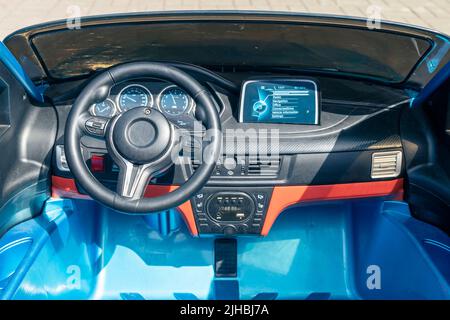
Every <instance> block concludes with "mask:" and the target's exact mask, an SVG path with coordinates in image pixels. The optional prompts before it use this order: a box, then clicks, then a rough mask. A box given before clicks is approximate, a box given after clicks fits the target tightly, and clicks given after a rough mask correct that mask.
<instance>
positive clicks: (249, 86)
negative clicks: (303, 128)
mask: <svg viewBox="0 0 450 320" xmlns="http://www.w3.org/2000/svg"><path fill="white" fill-rule="evenodd" d="M239 121H240V122H260V123H290V124H309V125H315V124H319V87H318V84H317V82H315V81H313V80H310V79H268V80H251V81H247V82H245V83H244V85H243V88H242V96H241V106H240V114H239Z"/></svg>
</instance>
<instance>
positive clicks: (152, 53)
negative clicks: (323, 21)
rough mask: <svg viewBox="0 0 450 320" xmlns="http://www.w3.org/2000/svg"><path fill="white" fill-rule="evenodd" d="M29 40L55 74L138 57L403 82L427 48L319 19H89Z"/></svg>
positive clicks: (69, 74) (83, 71) (62, 75)
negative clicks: (82, 24)
mask: <svg viewBox="0 0 450 320" xmlns="http://www.w3.org/2000/svg"><path fill="white" fill-rule="evenodd" d="M32 43H33V44H34V47H35V48H36V50H37V52H38V53H39V55H40V57H41V60H42V61H43V63H44V64H45V66H46V69H47V71H48V73H49V75H50V76H51V77H53V78H59V79H61V78H68V77H74V76H82V75H88V74H90V73H92V72H94V71H96V70H99V69H102V68H107V67H110V66H112V65H115V64H118V63H122V62H128V61H136V60H147V61H155V60H169V61H179V62H185V63H192V64H197V65H201V66H204V67H207V68H211V69H216V70H217V69H219V70H220V69H222V68H230V67H233V68H237V69H239V68H254V69H258V68H259V69H261V68H263V69H280V68H290V69H303V70H311V69H312V70H322V71H327V72H341V73H350V74H359V75H365V76H369V77H373V78H378V79H381V80H386V81H389V82H401V81H403V80H404V79H405V78H406V77H407V76H408V74H409V73H410V71H411V70H412V69H413V67H414V66H415V65H416V63H417V62H418V61H419V59H420V58H421V57H422V56H423V55H424V54H425V53H426V51H427V50H428V49H429V47H430V44H429V42H428V41H426V40H423V39H418V38H413V37H409V36H404V35H399V34H394V33H387V32H374V31H370V30H367V29H350V28H340V27H328V26H321V25H305V24H293V23H291V24H289V23H270V22H264V23H259V22H257V23H255V22H227V21H225V22H211V21H209V22H201V21H198V22H188V21H187V22H170V23H167V22H164V23H160V22H158V23H144V24H138V25H135V24H132V25H129V24H116V25H107V26H91V27H84V28H81V29H78V30H69V31H67V30H65V31H58V32H49V33H45V34H40V35H37V36H35V37H34V38H32Z"/></svg>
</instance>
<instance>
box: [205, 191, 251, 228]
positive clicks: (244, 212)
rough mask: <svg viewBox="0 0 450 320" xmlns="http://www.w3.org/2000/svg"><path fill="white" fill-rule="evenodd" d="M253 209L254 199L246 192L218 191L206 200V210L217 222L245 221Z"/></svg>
mask: <svg viewBox="0 0 450 320" xmlns="http://www.w3.org/2000/svg"><path fill="white" fill-rule="evenodd" d="M254 211H255V203H254V200H253V199H252V198H251V197H250V196H249V195H248V194H246V193H243V192H242V193H237V192H219V193H216V194H214V195H212V196H211V197H210V198H209V200H208V205H207V209H206V212H207V214H208V216H209V217H210V218H211V219H212V220H215V221H218V222H241V221H246V220H248V218H249V217H250V216H251V215H252V214H253V213H254Z"/></svg>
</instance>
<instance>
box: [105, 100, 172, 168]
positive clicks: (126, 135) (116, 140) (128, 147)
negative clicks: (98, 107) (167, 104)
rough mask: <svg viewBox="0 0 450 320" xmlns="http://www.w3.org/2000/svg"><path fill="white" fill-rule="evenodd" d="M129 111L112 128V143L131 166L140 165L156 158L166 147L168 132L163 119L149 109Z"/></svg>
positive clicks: (168, 127) (168, 138)
mask: <svg viewBox="0 0 450 320" xmlns="http://www.w3.org/2000/svg"><path fill="white" fill-rule="evenodd" d="M148 111H149V109H146V108H135V109H131V110H129V111H127V112H125V113H123V114H121V115H120V116H119V118H118V119H117V121H115V123H114V125H113V126H112V128H111V130H112V142H113V144H114V147H115V148H116V149H117V151H118V152H119V153H120V154H121V156H123V157H124V158H125V159H127V160H128V161H130V162H132V163H136V164H143V163H149V162H152V161H155V160H156V159H158V158H160V157H161V156H162V155H163V154H164V153H165V152H166V151H167V149H168V148H169V146H170V141H171V136H172V129H171V126H170V124H169V122H168V121H167V119H166V117H165V116H164V115H163V114H162V113H161V112H159V111H157V110H155V109H153V110H151V112H148Z"/></svg>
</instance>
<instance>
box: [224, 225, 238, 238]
mask: <svg viewBox="0 0 450 320" xmlns="http://www.w3.org/2000/svg"><path fill="white" fill-rule="evenodd" d="M235 233H236V228H235V227H234V226H226V227H225V228H223V234H225V235H227V236H231V235H233V234H235Z"/></svg>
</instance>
